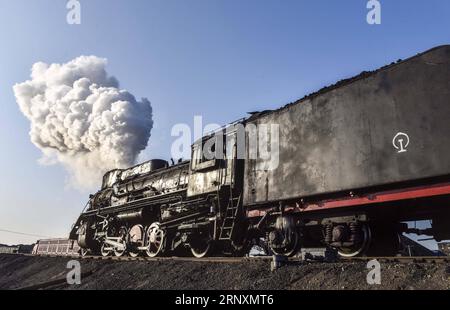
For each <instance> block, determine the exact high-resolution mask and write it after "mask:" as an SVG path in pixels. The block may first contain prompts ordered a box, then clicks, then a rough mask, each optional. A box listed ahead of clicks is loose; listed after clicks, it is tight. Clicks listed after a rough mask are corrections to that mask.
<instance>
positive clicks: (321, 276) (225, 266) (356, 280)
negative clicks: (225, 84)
mask: <svg viewBox="0 0 450 310" xmlns="http://www.w3.org/2000/svg"><path fill="white" fill-rule="evenodd" d="M69 260H71V259H70V258H63V257H55V258H51V257H33V256H20V255H0V289H17V288H23V287H29V286H32V285H37V284H40V283H44V282H49V281H52V280H57V279H65V277H66V274H67V272H68V271H69V270H68V269H67V268H66V265H67V262H68V261H69ZM80 263H81V272H82V273H83V274H88V275H87V276H85V277H82V279H81V282H82V283H81V284H80V285H68V284H66V283H60V284H56V285H53V286H49V287H46V288H45V289H69V290H70V289H133V290H135V289H157V290H159V289H186V290H191V289H200V290H207V289H225V290H241V289H245V290H267V289H276V290H312V289H323V290H335V289H336V290H353V289H356V290H361V289H370V290H372V289H373V290H377V289H389V290H413V289H450V264H449V263H439V264H432V263H423V264H422V263H420V264H417V263H409V264H405V263H394V262H390V263H381V284H380V285H369V284H367V281H366V277H367V273H368V272H369V270H368V269H367V267H366V263H365V262H340V263H302V264H298V265H288V266H284V267H281V268H280V269H278V270H276V271H274V272H271V271H270V264H269V262H268V261H244V262H241V263H217V262H215V263H202V262H184V261H159V262H156V261H152V262H148V261H112V260H107V261H105V260H80Z"/></svg>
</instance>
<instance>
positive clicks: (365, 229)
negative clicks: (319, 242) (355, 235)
mask: <svg viewBox="0 0 450 310" xmlns="http://www.w3.org/2000/svg"><path fill="white" fill-rule="evenodd" d="M361 237H362V239H361V242H359V243H358V244H356V245H354V246H351V247H340V248H338V254H339V255H340V256H342V257H355V256H358V255H362V254H364V253H365V252H366V251H367V249H368V248H369V246H370V242H371V240H372V231H371V229H370V227H369V225H367V224H364V225H362V226H361Z"/></svg>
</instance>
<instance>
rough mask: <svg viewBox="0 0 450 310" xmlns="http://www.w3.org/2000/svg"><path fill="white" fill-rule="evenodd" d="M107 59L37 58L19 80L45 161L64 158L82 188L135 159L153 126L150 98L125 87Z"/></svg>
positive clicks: (18, 96)
mask: <svg viewBox="0 0 450 310" xmlns="http://www.w3.org/2000/svg"><path fill="white" fill-rule="evenodd" d="M106 63H107V60H106V59H103V58H98V57H95V56H81V57H78V58H76V59H74V60H72V61H70V62H68V63H65V64H51V65H48V64H46V63H42V62H38V63H36V64H34V65H33V67H32V70H31V71H32V72H31V80H28V81H26V82H24V83H20V84H16V85H15V86H14V94H15V96H16V100H17V103H18V104H19V107H20V110H21V111H22V113H23V114H24V115H25V116H26V117H27V118H28V119H29V120H30V123H31V131H30V136H31V141H32V142H33V143H34V144H35V145H36V146H37V147H38V148H39V149H41V151H42V153H43V158H42V159H41V162H42V163H47V164H54V163H62V164H63V165H64V166H65V167H66V168H67V170H68V171H69V173H70V181H71V183H72V184H73V185H75V186H77V187H79V188H85V189H87V188H89V189H92V188H93V187H94V186H98V185H99V184H100V182H101V176H102V174H103V173H105V172H106V171H108V170H111V169H115V168H123V167H127V166H130V165H132V164H134V162H135V160H136V158H137V156H138V154H139V153H140V152H141V151H142V150H144V149H145V148H146V147H147V142H148V139H149V138H150V132H151V129H152V127H153V121H152V107H151V105H150V102H149V101H148V100H147V99H142V100H141V101H137V100H136V99H135V97H134V96H133V95H132V94H130V93H129V92H127V91H126V90H123V89H120V88H119V83H118V81H117V80H116V79H115V78H114V77H111V76H108V74H107V72H106V70H105V66H106Z"/></svg>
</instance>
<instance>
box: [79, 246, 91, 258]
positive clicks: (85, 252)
mask: <svg viewBox="0 0 450 310" xmlns="http://www.w3.org/2000/svg"><path fill="white" fill-rule="evenodd" d="M80 254H81V257H85V256H87V255H88V254H89V249H84V248H82V249H81V250H80Z"/></svg>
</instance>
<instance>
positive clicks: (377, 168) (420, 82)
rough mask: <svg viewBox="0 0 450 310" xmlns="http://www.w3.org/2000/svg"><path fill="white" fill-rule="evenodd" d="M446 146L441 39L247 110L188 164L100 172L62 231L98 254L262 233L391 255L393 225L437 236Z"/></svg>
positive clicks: (272, 241)
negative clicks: (418, 224)
mask: <svg viewBox="0 0 450 310" xmlns="http://www.w3.org/2000/svg"><path fill="white" fill-rule="evenodd" d="M255 145H256V147H255ZM219 151H220V152H219ZM266 151H267V152H266ZM219 153H221V154H222V155H223V156H218V155H219ZM265 153H267V154H269V155H268V156H265V155H267V154H265ZM449 153H450V46H441V47H437V48H434V49H432V50H429V51H427V52H425V53H422V54H419V55H417V56H415V57H412V58H410V59H407V60H405V61H399V62H397V63H393V64H391V65H389V66H386V67H383V68H381V69H379V70H377V71H374V72H363V73H362V74H361V75H359V76H357V77H354V78H352V79H348V80H344V81H341V82H339V83H337V84H336V85H333V86H331V87H327V88H324V89H322V90H320V91H318V92H317V93H314V94H311V95H309V96H307V97H305V98H303V99H301V100H299V101H297V102H294V103H292V104H289V105H287V106H285V107H283V108H280V109H278V110H274V111H264V112H258V113H252V115H251V116H250V117H249V118H247V119H243V120H240V121H238V122H235V123H233V124H230V125H228V126H225V127H224V128H221V129H220V130H218V131H216V132H214V133H212V134H209V135H207V136H205V137H203V138H202V139H200V140H199V141H196V142H195V143H194V144H193V145H192V159H191V161H185V162H180V163H178V164H172V165H169V164H168V163H167V162H166V161H163V160H151V161H149V162H146V163H143V164H141V165H137V166H135V167H132V168H129V169H118V170H114V171H110V172H108V173H106V175H105V176H104V178H103V185H102V189H101V190H100V191H99V192H97V193H96V194H95V195H92V196H91V198H90V200H89V203H88V205H87V208H86V210H84V211H83V213H82V214H81V215H80V217H79V218H78V220H77V221H76V223H75V224H74V226H73V228H72V231H71V233H70V238H71V239H74V240H77V241H78V244H79V246H80V247H81V248H82V249H83V254H86V253H89V252H90V253H91V254H101V255H104V256H106V255H110V254H114V255H116V256H121V255H126V254H127V255H131V256H137V255H139V254H141V253H145V254H146V255H148V256H150V257H154V256H158V255H164V254H168V253H170V254H171V255H182V253H184V252H188V251H190V252H191V253H192V254H193V255H194V256H195V257H204V256H207V255H214V254H220V255H224V254H229V255H243V254H244V253H246V251H248V248H249V246H250V245H252V242H254V241H255V240H261V239H262V238H264V239H265V241H266V244H267V245H268V247H269V248H270V250H271V251H272V252H273V253H276V254H281V255H294V254H295V253H296V252H297V251H298V250H299V249H300V248H301V247H306V246H308V247H309V246H319V245H321V246H330V247H334V248H336V249H338V251H339V253H340V255H342V256H356V255H363V254H371V253H373V254H376V255H379V254H384V255H388V254H393V253H395V252H396V250H397V246H398V240H399V234H401V233H417V234H427V235H430V236H433V237H434V238H435V239H436V240H444V239H450V160H449V158H448V157H447V156H448V154H449ZM211 154H212V155H213V156H209V155H211ZM425 219H429V220H431V221H432V226H431V227H430V228H427V229H423V230H420V229H415V228H410V227H408V225H407V224H406V223H405V222H408V221H415V220H425Z"/></svg>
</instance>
